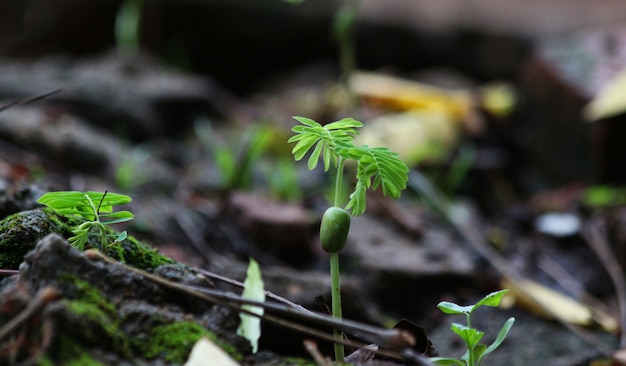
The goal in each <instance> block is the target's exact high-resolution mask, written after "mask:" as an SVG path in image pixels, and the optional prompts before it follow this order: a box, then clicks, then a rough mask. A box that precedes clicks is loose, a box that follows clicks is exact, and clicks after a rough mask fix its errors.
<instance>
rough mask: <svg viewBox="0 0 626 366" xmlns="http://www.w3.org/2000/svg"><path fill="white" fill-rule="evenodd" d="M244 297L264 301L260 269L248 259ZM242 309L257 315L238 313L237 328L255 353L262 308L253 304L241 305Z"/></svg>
mask: <svg viewBox="0 0 626 366" xmlns="http://www.w3.org/2000/svg"><path fill="white" fill-rule="evenodd" d="M241 296H242V297H243V298H244V299H247V300H254V301H259V302H264V301H265V290H264V286H263V279H262V278H261V269H260V268H259V264H258V263H257V262H256V261H255V260H254V259H250V264H249V265H248V272H247V274H246V280H245V282H244V289H243V294H242V295H241ZM242 307H243V309H245V310H248V311H251V312H253V313H255V314H258V315H259V316H253V315H249V314H245V313H240V314H239V317H240V318H241V323H239V327H238V328H237V334H239V335H240V336H242V337H244V338H246V339H247V340H248V341H250V345H252V353H256V352H257V350H258V348H259V338H260V337H261V318H260V316H262V315H263V312H264V309H263V308H262V307H259V306H254V305H243V306H242Z"/></svg>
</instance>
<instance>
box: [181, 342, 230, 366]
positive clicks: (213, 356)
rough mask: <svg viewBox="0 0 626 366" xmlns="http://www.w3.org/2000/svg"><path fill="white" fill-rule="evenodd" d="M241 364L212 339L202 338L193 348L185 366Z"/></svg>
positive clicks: (228, 365)
mask: <svg viewBox="0 0 626 366" xmlns="http://www.w3.org/2000/svg"><path fill="white" fill-rule="evenodd" d="M205 365H213V366H239V364H238V363H237V362H235V360H233V359H232V358H230V356H229V355H228V354H227V353H226V352H224V350H222V349H221V348H220V347H218V346H217V345H216V344H215V343H213V342H211V340H210V339H208V338H206V337H203V338H200V339H199V340H198V341H197V342H196V344H195V345H194V346H193V349H192V350H191V354H190V355H189V359H188V360H187V362H186V363H185V366H205Z"/></svg>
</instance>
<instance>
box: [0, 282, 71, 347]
mask: <svg viewBox="0 0 626 366" xmlns="http://www.w3.org/2000/svg"><path fill="white" fill-rule="evenodd" d="M59 295H60V292H59V290H57V289H56V288H54V287H50V286H48V287H44V288H42V289H41V290H39V292H37V295H35V298H34V299H33V300H32V301H31V302H29V303H28V306H26V308H25V309H24V310H22V311H21V312H20V313H19V314H17V315H16V316H15V317H13V319H11V320H10V321H9V322H8V323H6V324H5V325H4V326H3V327H2V328H0V339H2V338H4V337H6V336H7V335H9V334H10V333H11V332H12V331H13V330H14V329H15V328H17V327H19V326H20V325H22V324H23V323H24V322H26V321H27V320H28V319H29V318H30V317H32V316H34V315H35V313H36V312H37V311H39V309H41V308H43V307H44V306H45V305H46V304H47V303H49V302H50V301H52V300H54V299H56V298H58V297H59Z"/></svg>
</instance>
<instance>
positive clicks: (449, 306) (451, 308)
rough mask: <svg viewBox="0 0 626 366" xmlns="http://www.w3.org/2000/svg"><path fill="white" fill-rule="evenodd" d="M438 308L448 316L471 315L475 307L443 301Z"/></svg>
mask: <svg viewBox="0 0 626 366" xmlns="http://www.w3.org/2000/svg"><path fill="white" fill-rule="evenodd" d="M437 307H438V308H439V310H441V311H443V312H444V313H446V314H469V313H471V312H472V309H473V308H474V305H468V306H461V305H457V304H455V303H453V302H448V301H442V302H440V303H439V304H438V305H437Z"/></svg>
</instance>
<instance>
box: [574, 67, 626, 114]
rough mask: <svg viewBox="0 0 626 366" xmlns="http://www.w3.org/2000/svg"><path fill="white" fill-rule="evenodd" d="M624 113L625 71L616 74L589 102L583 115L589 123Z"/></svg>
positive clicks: (625, 95) (625, 107)
mask: <svg viewBox="0 0 626 366" xmlns="http://www.w3.org/2000/svg"><path fill="white" fill-rule="evenodd" d="M624 112H626V70H623V71H621V72H620V73H618V74H617V75H616V76H615V77H614V78H613V79H612V80H611V81H609V82H608V83H607V84H606V85H605V86H604V87H603V88H602V89H601V90H600V92H599V93H598V94H597V95H596V96H595V97H594V98H593V99H592V100H591V102H589V103H588V104H587V105H586V106H585V108H584V110H583V115H584V116H585V119H587V121H589V122H594V121H597V120H600V119H604V118H608V117H613V116H616V115H618V114H621V113H624Z"/></svg>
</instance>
